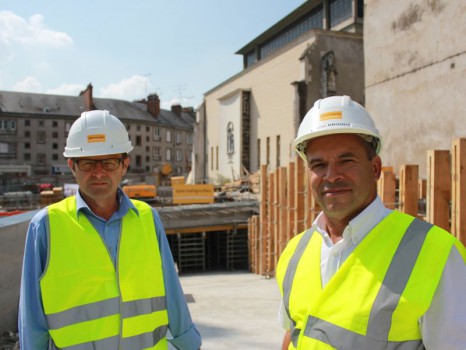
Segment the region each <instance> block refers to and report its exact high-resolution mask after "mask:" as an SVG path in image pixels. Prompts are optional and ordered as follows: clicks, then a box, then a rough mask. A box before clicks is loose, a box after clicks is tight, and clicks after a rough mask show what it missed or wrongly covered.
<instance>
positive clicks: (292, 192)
mask: <svg viewBox="0 0 466 350" xmlns="http://www.w3.org/2000/svg"><path fill="white" fill-rule="evenodd" d="M295 172H296V167H295V163H294V162H291V163H290V164H288V172H287V175H288V179H287V183H288V196H287V201H288V203H287V207H288V219H287V225H286V233H285V244H286V243H288V241H289V240H290V239H291V237H293V235H294V233H293V231H294V228H295V216H296V207H295V203H296V200H295V197H296V184H295V178H296V175H295Z"/></svg>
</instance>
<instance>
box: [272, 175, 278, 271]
mask: <svg viewBox="0 0 466 350" xmlns="http://www.w3.org/2000/svg"><path fill="white" fill-rule="evenodd" d="M279 184H280V171H279V169H275V182H274V187H273V193H274V201H273V208H274V214H273V215H274V218H275V220H274V222H273V229H274V230H273V248H274V249H273V259H272V264H271V270H270V271H271V272H273V271H275V266H277V262H278V254H279V234H280V208H279V190H278V189H279Z"/></svg>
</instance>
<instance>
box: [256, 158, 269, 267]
mask: <svg viewBox="0 0 466 350" xmlns="http://www.w3.org/2000/svg"><path fill="white" fill-rule="evenodd" d="M268 179H269V176H268V170H267V165H266V164H263V165H261V174H260V191H261V203H260V229H259V251H260V253H259V266H258V273H259V274H260V275H263V274H264V272H265V270H266V266H267V234H268V231H269V226H268V217H269V211H268V208H269V205H268V195H269V192H268V190H269V182H268Z"/></svg>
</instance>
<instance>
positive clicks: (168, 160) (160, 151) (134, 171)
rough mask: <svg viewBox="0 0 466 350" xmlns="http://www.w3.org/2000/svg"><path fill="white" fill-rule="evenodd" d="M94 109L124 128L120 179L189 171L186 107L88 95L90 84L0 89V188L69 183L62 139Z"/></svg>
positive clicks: (190, 120)
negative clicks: (60, 89) (37, 90)
mask: <svg viewBox="0 0 466 350" xmlns="http://www.w3.org/2000/svg"><path fill="white" fill-rule="evenodd" d="M94 109H106V110H108V111H110V113H112V114H114V115H116V116H117V117H119V118H120V119H121V121H122V122H123V124H125V126H126V128H127V130H128V133H129V136H130V139H131V141H132V144H133V147H134V149H133V151H132V152H131V154H130V155H131V164H130V168H129V170H128V172H127V175H126V177H125V178H126V179H128V180H132V181H133V182H149V183H161V182H168V181H169V177H170V176H171V175H183V176H187V175H188V173H189V172H190V171H191V153H192V144H193V127H194V122H195V116H194V112H193V110H192V109H183V108H182V107H181V106H179V105H177V106H173V107H172V109H171V110H170V111H168V110H163V109H160V101H159V98H158V96H157V95H149V96H148V98H147V99H144V100H141V101H136V102H128V101H122V100H114V99H103V98H93V97H92V85H89V86H88V87H87V89H86V90H84V91H83V92H82V93H81V94H80V96H61V95H46V94H33V93H21V92H10V91H0V136H1V138H0V192H2V193H3V192H11V191H22V190H28V189H33V188H34V185H35V184H39V183H52V184H53V185H55V186H62V185H63V184H64V183H69V182H71V183H73V182H74V179H73V177H72V174H71V171H70V169H69V168H68V165H67V163H66V160H65V158H64V157H63V150H64V147H65V144H66V138H67V136H68V132H69V130H70V127H71V125H72V124H73V122H74V121H75V120H76V119H77V118H78V117H79V116H80V114H81V113H82V112H84V111H88V110H94Z"/></svg>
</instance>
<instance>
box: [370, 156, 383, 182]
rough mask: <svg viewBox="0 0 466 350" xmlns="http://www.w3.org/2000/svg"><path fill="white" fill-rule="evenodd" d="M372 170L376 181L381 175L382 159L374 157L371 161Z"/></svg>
mask: <svg viewBox="0 0 466 350" xmlns="http://www.w3.org/2000/svg"><path fill="white" fill-rule="evenodd" d="M371 162H372V169H373V171H374V179H375V181H378V180H379V179H380V175H381V174H382V159H381V158H380V157H379V156H375V157H374V158H373V159H372V161H371Z"/></svg>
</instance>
